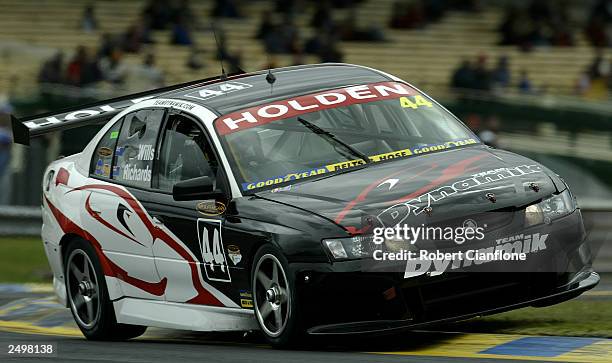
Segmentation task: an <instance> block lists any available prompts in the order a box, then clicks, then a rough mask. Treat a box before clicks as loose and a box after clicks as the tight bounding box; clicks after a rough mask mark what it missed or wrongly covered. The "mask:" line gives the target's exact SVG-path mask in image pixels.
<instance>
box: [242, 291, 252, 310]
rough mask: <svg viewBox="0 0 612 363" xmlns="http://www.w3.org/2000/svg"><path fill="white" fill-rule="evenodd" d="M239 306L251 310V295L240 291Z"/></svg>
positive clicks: (248, 292)
mask: <svg viewBox="0 0 612 363" xmlns="http://www.w3.org/2000/svg"><path fill="white" fill-rule="evenodd" d="M240 306H242V307H243V308H253V294H252V293H251V292H250V291H247V290H240Z"/></svg>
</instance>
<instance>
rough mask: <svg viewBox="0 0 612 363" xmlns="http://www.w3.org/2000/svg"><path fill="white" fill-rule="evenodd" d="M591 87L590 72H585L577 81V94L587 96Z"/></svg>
mask: <svg viewBox="0 0 612 363" xmlns="http://www.w3.org/2000/svg"><path fill="white" fill-rule="evenodd" d="M590 88H591V77H590V75H589V72H587V71H585V72H583V73H582V74H581V75H580V77H579V78H578V80H577V81H576V94H578V95H580V96H585V95H586V94H587V92H588V91H589V90H590Z"/></svg>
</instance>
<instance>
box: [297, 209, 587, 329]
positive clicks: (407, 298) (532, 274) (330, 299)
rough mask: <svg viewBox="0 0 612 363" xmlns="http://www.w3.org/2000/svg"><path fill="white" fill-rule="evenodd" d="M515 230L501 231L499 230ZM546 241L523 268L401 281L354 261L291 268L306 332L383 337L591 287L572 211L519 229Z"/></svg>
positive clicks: (580, 233)
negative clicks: (558, 218) (370, 269)
mask: <svg viewBox="0 0 612 363" xmlns="http://www.w3.org/2000/svg"><path fill="white" fill-rule="evenodd" d="M517 230H519V229H516V228H512V227H509V230H508V231H506V232H502V233H511V232H513V231H514V233H516V231H517ZM519 231H520V232H521V233H525V234H528V233H536V232H537V233H542V234H548V235H549V236H550V237H549V239H548V241H547V246H548V247H547V249H546V250H545V251H541V252H542V253H539V254H534V256H532V257H530V258H529V259H528V261H525V263H524V265H525V266H527V268H526V269H524V270H522V271H521V270H511V271H512V272H509V271H506V272H491V271H490V270H489V271H486V272H483V271H480V272H478V271H472V272H466V271H447V272H444V273H442V274H440V275H437V276H431V275H430V274H423V275H421V276H417V277H411V278H404V275H403V273H401V272H367V271H363V264H361V263H360V262H359V261H344V262H335V263H292V264H291V270H292V271H291V272H292V273H293V274H295V281H296V287H297V293H298V299H299V301H300V303H299V304H300V307H299V308H300V310H301V313H302V314H303V315H304V316H305V319H306V321H308V322H309V324H308V326H307V329H308V333H309V334H313V335H324V334H359V333H383V332H393V331H397V330H402V329H417V328H422V327H425V326H430V325H436V324H441V323H447V322H452V321H459V320H464V319H469V318H472V317H476V316H483V315H490V314H495V313H500V312H504V311H509V310H514V309H518V308H522V307H526V306H547V305H552V304H556V303H559V302H562V301H565V300H569V299H571V298H574V297H576V296H578V295H580V294H581V293H583V292H584V291H587V290H589V289H591V288H593V287H594V286H596V285H597V283H598V282H599V275H598V274H597V273H596V272H594V271H593V269H592V268H591V264H592V256H591V252H590V249H589V246H588V245H587V244H586V243H585V241H584V240H585V231H584V226H583V223H582V216H581V214H580V211H579V210H576V211H575V212H574V213H571V214H570V215H568V216H566V217H563V218H562V219H560V220H557V221H555V222H554V223H552V224H549V225H544V226H537V227H532V228H528V229H520V230H519Z"/></svg>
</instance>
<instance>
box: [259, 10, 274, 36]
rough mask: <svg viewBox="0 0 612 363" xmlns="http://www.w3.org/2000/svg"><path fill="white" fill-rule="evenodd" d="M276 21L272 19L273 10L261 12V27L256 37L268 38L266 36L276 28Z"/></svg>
mask: <svg viewBox="0 0 612 363" xmlns="http://www.w3.org/2000/svg"><path fill="white" fill-rule="evenodd" d="M275 26H276V25H275V24H274V21H272V12H271V11H264V12H262V13H261V22H260V23H259V28H258V30H257V34H256V35H255V37H256V38H257V39H266V37H267V36H268V35H269V34H270V33H271V32H273V31H274V28H275Z"/></svg>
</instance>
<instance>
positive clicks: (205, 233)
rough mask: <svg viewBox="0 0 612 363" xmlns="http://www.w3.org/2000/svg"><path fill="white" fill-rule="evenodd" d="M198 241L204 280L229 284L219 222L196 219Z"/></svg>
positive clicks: (229, 277)
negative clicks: (202, 262) (204, 275)
mask: <svg viewBox="0 0 612 363" xmlns="http://www.w3.org/2000/svg"><path fill="white" fill-rule="evenodd" d="M198 240H199V242H200V250H201V251H202V260H203V261H204V272H205V273H206V278H207V279H208V280H210V281H223V282H231V281H232V278H231V276H230V272H229V266H228V265H227V257H226V256H225V248H223V240H222V237H221V221H219V220H216V219H205V218H198Z"/></svg>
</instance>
